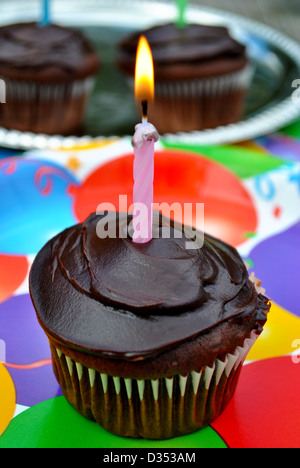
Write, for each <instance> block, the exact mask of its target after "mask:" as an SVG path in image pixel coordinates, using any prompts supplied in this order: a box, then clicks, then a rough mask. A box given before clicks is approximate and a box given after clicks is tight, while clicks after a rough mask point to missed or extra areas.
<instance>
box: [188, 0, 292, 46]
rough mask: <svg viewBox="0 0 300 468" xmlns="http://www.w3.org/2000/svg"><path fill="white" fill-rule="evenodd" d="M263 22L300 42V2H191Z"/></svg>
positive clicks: (226, 0) (207, 0)
mask: <svg viewBox="0 0 300 468" xmlns="http://www.w3.org/2000/svg"><path fill="white" fill-rule="evenodd" d="M191 3H193V4H199V5H205V6H207V7H211V8H220V9H222V10H228V11H230V12H232V13H236V14H239V15H243V16H247V17H248V18H252V19H255V20H257V21H261V22H263V23H265V24H267V25H269V26H272V27H273V28H276V29H278V30H279V31H282V32H284V33H285V34H287V35H289V36H290V37H292V38H293V39H296V40H297V41H298V42H300V0H191Z"/></svg>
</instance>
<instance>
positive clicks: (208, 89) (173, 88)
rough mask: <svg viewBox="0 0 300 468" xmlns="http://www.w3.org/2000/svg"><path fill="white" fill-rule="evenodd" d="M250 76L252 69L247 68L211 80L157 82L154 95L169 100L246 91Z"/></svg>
mask: <svg viewBox="0 0 300 468" xmlns="http://www.w3.org/2000/svg"><path fill="white" fill-rule="evenodd" d="M252 76H253V68H252V67H251V66H247V67H245V68H244V69H243V70H241V71H239V72H236V73H230V74H228V75H223V76H216V77H212V78H202V79H194V80H186V81H175V82H172V81H170V82H157V83H156V85H155V94H156V96H158V97H159V96H164V97H170V98H176V97H178V98H182V97H186V98H193V97H199V96H218V95H222V94H227V93H230V92H234V91H238V90H245V89H247V88H248V87H249V84H250V82H251V79H252Z"/></svg>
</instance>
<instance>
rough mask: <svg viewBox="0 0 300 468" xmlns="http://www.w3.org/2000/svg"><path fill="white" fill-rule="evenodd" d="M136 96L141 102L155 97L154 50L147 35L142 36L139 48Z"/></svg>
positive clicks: (136, 67)
mask: <svg viewBox="0 0 300 468" xmlns="http://www.w3.org/2000/svg"><path fill="white" fill-rule="evenodd" d="M135 98H136V100H137V101H138V102H139V103H143V102H148V101H149V102H151V101H153V99H154V67H153V58H152V52H151V49H150V46H149V43H148V41H147V39H146V38H145V36H141V37H140V40H139V44H138V48H137V56H136V66H135Z"/></svg>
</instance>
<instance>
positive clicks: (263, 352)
mask: <svg viewBox="0 0 300 468" xmlns="http://www.w3.org/2000/svg"><path fill="white" fill-rule="evenodd" d="M295 342H299V343H300V318H299V317H297V316H296V315H294V314H292V313H291V312H288V311H287V310H285V309H283V308H282V307H280V306H279V305H277V304H274V303H272V306H271V310H270V313H269V315H268V321H267V323H266V325H265V327H264V330H263V332H262V334H261V335H260V337H259V338H258V340H257V341H256V343H255V344H254V346H253V348H252V349H251V351H250V353H249V354H248V356H247V359H246V361H251V360H260V359H268V358H272V357H279V356H284V355H287V354H291V353H292V352H295V347H294V346H295V345H294V343H295Z"/></svg>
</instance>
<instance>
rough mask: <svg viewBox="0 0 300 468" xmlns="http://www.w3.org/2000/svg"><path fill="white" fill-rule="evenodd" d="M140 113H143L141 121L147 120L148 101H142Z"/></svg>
mask: <svg viewBox="0 0 300 468" xmlns="http://www.w3.org/2000/svg"><path fill="white" fill-rule="evenodd" d="M142 112H143V113H142V115H143V122H145V121H146V122H147V120H148V101H146V100H143V101H142Z"/></svg>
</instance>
